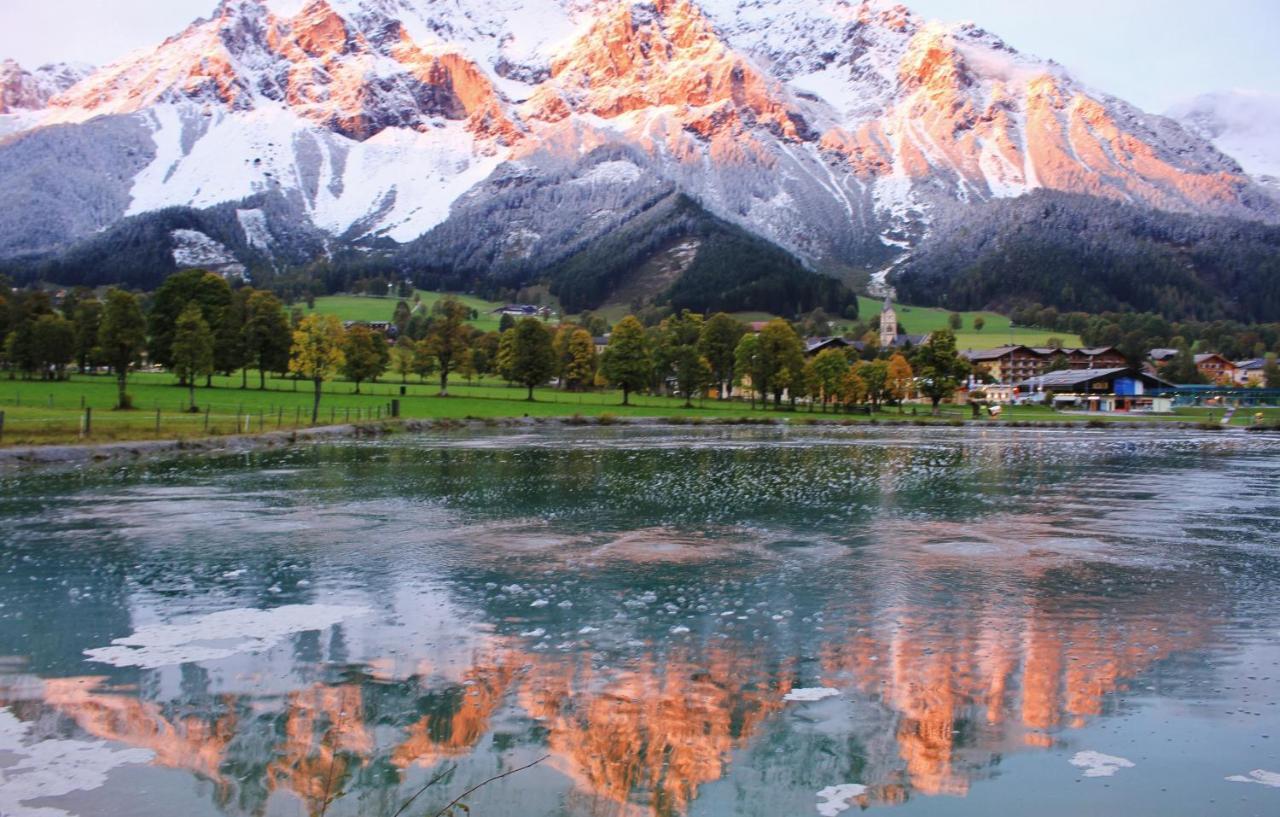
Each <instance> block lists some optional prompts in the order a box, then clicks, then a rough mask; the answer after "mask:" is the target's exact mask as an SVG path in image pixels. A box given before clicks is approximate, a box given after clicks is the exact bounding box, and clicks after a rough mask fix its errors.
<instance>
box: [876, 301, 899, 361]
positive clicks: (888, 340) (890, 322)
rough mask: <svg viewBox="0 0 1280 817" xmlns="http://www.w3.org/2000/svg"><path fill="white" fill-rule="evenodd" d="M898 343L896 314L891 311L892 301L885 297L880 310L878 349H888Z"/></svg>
mask: <svg viewBox="0 0 1280 817" xmlns="http://www.w3.org/2000/svg"><path fill="white" fill-rule="evenodd" d="M897 341H898V313H896V312H894V311H893V301H892V300H891V299H890V298H888V297H886V298H885V299H884V309H881V310H880V348H881V349H890V348H892V347H893V346H894V345H895V344H896V343H897Z"/></svg>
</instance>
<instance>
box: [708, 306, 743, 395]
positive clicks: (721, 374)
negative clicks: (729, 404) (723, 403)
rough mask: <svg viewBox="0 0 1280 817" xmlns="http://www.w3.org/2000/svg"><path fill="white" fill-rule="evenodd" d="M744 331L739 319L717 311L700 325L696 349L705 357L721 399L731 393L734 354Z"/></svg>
mask: <svg viewBox="0 0 1280 817" xmlns="http://www.w3.org/2000/svg"><path fill="white" fill-rule="evenodd" d="M746 331H747V327H745V326H743V325H742V323H741V321H738V320H736V319H734V318H733V316H731V315H728V314H726V313H724V312H717V313H716V314H714V315H712V316H711V317H710V318H708V319H707V321H706V322H705V323H704V324H703V325H702V335H701V336H700V337H699V338H698V351H699V352H700V353H701V354H702V356H703V357H704V358H706V359H707V363H708V364H710V366H711V373H712V377H713V378H714V379H715V382H716V383H718V384H719V385H720V399H721V400H727V399H728V398H729V396H730V395H731V394H732V391H733V381H734V377H733V367H734V361H735V354H736V352H737V349H738V342H739V341H740V340H742V336H743V335H744V334H746Z"/></svg>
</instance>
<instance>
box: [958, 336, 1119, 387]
mask: <svg viewBox="0 0 1280 817" xmlns="http://www.w3.org/2000/svg"><path fill="white" fill-rule="evenodd" d="M960 356H961V357H963V358H965V359H966V360H968V361H969V362H970V363H972V364H973V365H975V366H979V367H981V368H983V369H984V370H986V372H987V374H989V375H990V376H991V377H993V378H995V379H996V380H997V381H999V382H1001V383H1017V382H1020V381H1022V380H1026V379H1028V378H1031V377H1036V376H1037V375H1042V374H1044V373H1046V372H1048V371H1049V370H1050V369H1055V368H1056V369H1068V370H1075V371H1080V370H1088V369H1115V368H1123V367H1125V366H1127V365H1128V362H1127V361H1126V360H1125V357H1124V355H1122V354H1120V352H1119V351H1118V350H1117V349H1115V348H1114V347H1112V346H1094V347H1086V348H1082V349H1058V348H1055V347H1051V346H1040V347H1032V346H1021V345H1017V346H998V347H996V348H994V349H969V350H966V351H964V352H961V353H960ZM1055 364H1057V365H1055Z"/></svg>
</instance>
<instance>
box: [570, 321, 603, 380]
mask: <svg viewBox="0 0 1280 817" xmlns="http://www.w3.org/2000/svg"><path fill="white" fill-rule="evenodd" d="M567 351H568V361H567V362H566V363H565V364H564V371H563V374H562V377H563V378H564V382H565V384H566V385H567V386H568V388H570V389H573V390H577V389H585V388H590V386H591V384H592V383H594V382H595V379H596V366H597V361H596V342H595V340H594V339H593V338H592V337H591V333H590V332H588V331H587V330H586V329H575V330H574V331H573V334H571V335H570V336H569V345H568V349H567Z"/></svg>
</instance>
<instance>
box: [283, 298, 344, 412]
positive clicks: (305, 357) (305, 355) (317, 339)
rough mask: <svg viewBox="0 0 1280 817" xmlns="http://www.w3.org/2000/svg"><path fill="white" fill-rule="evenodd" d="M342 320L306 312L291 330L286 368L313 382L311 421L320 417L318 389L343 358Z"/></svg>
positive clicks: (319, 391)
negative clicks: (291, 340) (290, 346)
mask: <svg viewBox="0 0 1280 817" xmlns="http://www.w3.org/2000/svg"><path fill="white" fill-rule="evenodd" d="M344 334H345V333H344V332H343V329H342V322H341V321H339V320H338V319H337V318H336V317H335V316H333V315H308V316H307V317H305V318H303V319H302V321H301V322H299V323H298V327H297V328H296V329H294V331H293V347H292V349H291V350H290V353H289V371H290V372H292V373H293V374H296V375H299V376H300V377H303V378H306V379H307V380H310V381H311V382H312V383H314V384H315V390H316V393H315V402H314V403H313V404H312V406H311V424H312V425H315V424H316V423H317V422H319V419H320V393H321V390H322V388H323V386H324V381H326V380H331V379H333V376H334V375H335V374H337V372H338V369H340V368H341V367H342V364H343V362H344V359H343V356H342V341H343V335H344Z"/></svg>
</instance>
